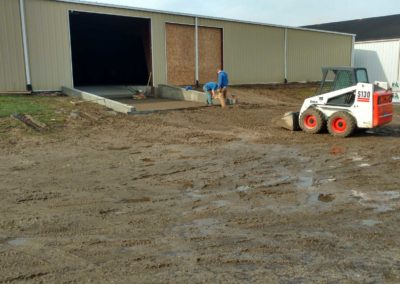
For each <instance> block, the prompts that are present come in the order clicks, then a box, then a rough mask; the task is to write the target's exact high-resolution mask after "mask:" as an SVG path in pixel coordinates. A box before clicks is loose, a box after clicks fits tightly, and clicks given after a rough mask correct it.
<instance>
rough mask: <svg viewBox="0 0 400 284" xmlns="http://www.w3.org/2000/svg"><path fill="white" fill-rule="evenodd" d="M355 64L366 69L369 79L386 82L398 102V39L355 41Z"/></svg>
mask: <svg viewBox="0 0 400 284" xmlns="http://www.w3.org/2000/svg"><path fill="white" fill-rule="evenodd" d="M354 54H355V55H354V57H355V62H354V64H355V66H357V67H365V68H367V69H368V76H369V79H370V81H372V82H374V81H381V82H388V83H389V84H390V86H391V87H392V90H393V93H394V99H393V101H394V102H396V103H400V39H388V40H376V41H366V42H356V44H355V53H354Z"/></svg>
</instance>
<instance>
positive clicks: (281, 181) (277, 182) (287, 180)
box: [261, 176, 291, 187]
mask: <svg viewBox="0 0 400 284" xmlns="http://www.w3.org/2000/svg"><path fill="white" fill-rule="evenodd" d="M290 182H291V181H290V176H281V177H278V178H275V179H272V180H267V181H264V182H263V183H262V184H261V186H264V187H273V186H277V185H281V184H286V183H290Z"/></svg>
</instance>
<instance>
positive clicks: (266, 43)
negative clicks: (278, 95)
mask: <svg viewBox="0 0 400 284" xmlns="http://www.w3.org/2000/svg"><path fill="white" fill-rule="evenodd" d="M199 24H200V25H204V26H210V27H220V28H223V63H224V69H225V70H226V71H227V72H228V73H229V78H230V83H231V84H259V83H275V82H283V80H284V64H283V63H284V44H285V33H284V29H283V28H277V27H269V26H261V25H252V24H242V23H236V22H224V21H217V20H207V19H200V21H199Z"/></svg>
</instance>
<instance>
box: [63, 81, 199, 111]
mask: <svg viewBox="0 0 400 284" xmlns="http://www.w3.org/2000/svg"><path fill="white" fill-rule="evenodd" d="M62 92H63V93H64V94H66V95H69V96H73V97H78V98H80V99H81V100H85V101H89V102H93V103H97V104H100V105H103V106H105V107H108V108H110V109H113V110H114V111H116V112H120V113H125V114H147V113H153V112H160V111H170V110H184V109H194V108H201V107H204V106H206V105H205V101H206V98H205V94H204V93H202V92H198V91H193V90H185V89H182V88H179V87H173V86H167V85H160V86H158V87H156V88H151V87H146V86H89V87H78V88H68V87H63V88H62ZM137 94H144V95H145V96H144V98H143V99H135V97H137V96H136V95H137Z"/></svg>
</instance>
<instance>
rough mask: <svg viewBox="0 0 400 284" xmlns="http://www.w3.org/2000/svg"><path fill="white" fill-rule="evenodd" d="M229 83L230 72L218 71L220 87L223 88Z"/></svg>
mask: <svg viewBox="0 0 400 284" xmlns="http://www.w3.org/2000/svg"><path fill="white" fill-rule="evenodd" d="M228 84H229V79H228V74H227V73H226V72H225V71H221V72H219V73H218V88H219V89H222V88H224V87H227V86H228Z"/></svg>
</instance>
